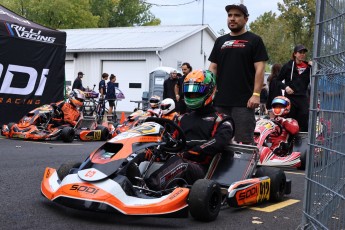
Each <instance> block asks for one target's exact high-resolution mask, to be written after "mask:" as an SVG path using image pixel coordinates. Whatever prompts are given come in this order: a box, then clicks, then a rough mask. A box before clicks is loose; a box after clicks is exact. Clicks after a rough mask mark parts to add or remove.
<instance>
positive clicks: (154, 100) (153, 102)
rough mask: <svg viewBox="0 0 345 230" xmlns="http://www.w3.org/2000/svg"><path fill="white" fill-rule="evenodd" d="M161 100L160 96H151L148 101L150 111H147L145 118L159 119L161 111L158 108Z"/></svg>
mask: <svg viewBox="0 0 345 230" xmlns="http://www.w3.org/2000/svg"><path fill="white" fill-rule="evenodd" d="M160 101H161V98H160V96H157V95H153V96H152V97H151V98H150V100H149V103H150V109H148V110H147V116H150V117H160V116H161V110H160V108H159V105H160Z"/></svg>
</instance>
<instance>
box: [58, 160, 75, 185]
mask: <svg viewBox="0 0 345 230" xmlns="http://www.w3.org/2000/svg"><path fill="white" fill-rule="evenodd" d="M80 165H81V163H80V162H72V163H66V164H62V165H61V166H60V167H59V169H58V170H57V174H58V177H59V179H60V180H61V181H62V180H63V179H64V178H65V177H66V176H67V175H68V174H69V172H70V171H71V169H73V168H79V166H80Z"/></svg>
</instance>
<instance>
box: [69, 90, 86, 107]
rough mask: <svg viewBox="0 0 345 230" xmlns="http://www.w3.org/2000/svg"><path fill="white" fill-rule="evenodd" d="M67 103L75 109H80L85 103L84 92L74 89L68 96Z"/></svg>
mask: <svg viewBox="0 0 345 230" xmlns="http://www.w3.org/2000/svg"><path fill="white" fill-rule="evenodd" d="M69 101H70V103H71V104H72V105H74V106H75V107H77V108H80V107H82V106H83V104H84V101H85V94H84V92H83V91H81V90H79V89H74V90H73V91H72V92H71V93H70V95H69Z"/></svg>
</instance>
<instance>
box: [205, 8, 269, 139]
mask: <svg viewBox="0 0 345 230" xmlns="http://www.w3.org/2000/svg"><path fill="white" fill-rule="evenodd" d="M225 10H226V12H227V13H228V19H227V23H228V27H229V29H230V31H231V32H230V33H229V34H226V35H223V36H221V37H219V38H217V40H216V42H215V44H214V47H213V50H212V52H211V55H210V57H209V59H208V60H209V61H210V62H211V64H210V66H209V70H210V71H212V72H213V73H215V74H216V75H217V76H218V77H217V81H216V82H217V88H218V90H217V93H216V96H215V99H214V105H215V106H216V109H217V110H218V111H219V112H221V113H225V114H227V115H229V116H231V117H232V118H233V119H234V122H235V141H236V142H242V143H244V144H252V143H253V142H254V140H253V135H254V129H255V112H254V109H255V108H256V107H258V106H259V105H260V92H261V89H262V85H263V81H264V72H265V64H266V61H267V60H268V55H267V52H266V48H265V45H264V43H263V41H262V39H261V37H259V36H258V35H256V34H254V33H251V32H249V31H247V30H246V28H245V26H246V23H247V22H248V16H249V14H248V10H247V7H246V6H245V5H243V4H232V5H228V6H226V7H225Z"/></svg>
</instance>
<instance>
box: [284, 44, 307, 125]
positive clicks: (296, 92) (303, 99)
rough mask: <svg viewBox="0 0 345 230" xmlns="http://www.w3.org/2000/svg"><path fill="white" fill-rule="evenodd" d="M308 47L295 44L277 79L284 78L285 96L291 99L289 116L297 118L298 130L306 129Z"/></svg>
mask: <svg viewBox="0 0 345 230" xmlns="http://www.w3.org/2000/svg"><path fill="white" fill-rule="evenodd" d="M307 52H308V49H307V48H306V47H305V46H304V45H297V46H295V48H294V51H293V53H292V57H291V60H290V61H289V62H287V63H286V64H285V65H283V67H282V69H281V71H280V73H279V76H278V80H279V81H283V80H285V84H284V89H285V96H286V97H287V98H289V99H290V101H291V105H292V106H291V111H290V113H289V115H288V116H289V117H291V118H294V119H296V120H297V122H298V124H299V126H300V131H301V132H307V131H308V119H309V99H308V98H309V97H308V86H309V84H310V76H311V65H310V63H308V62H306V61H305V58H306V53H307Z"/></svg>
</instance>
